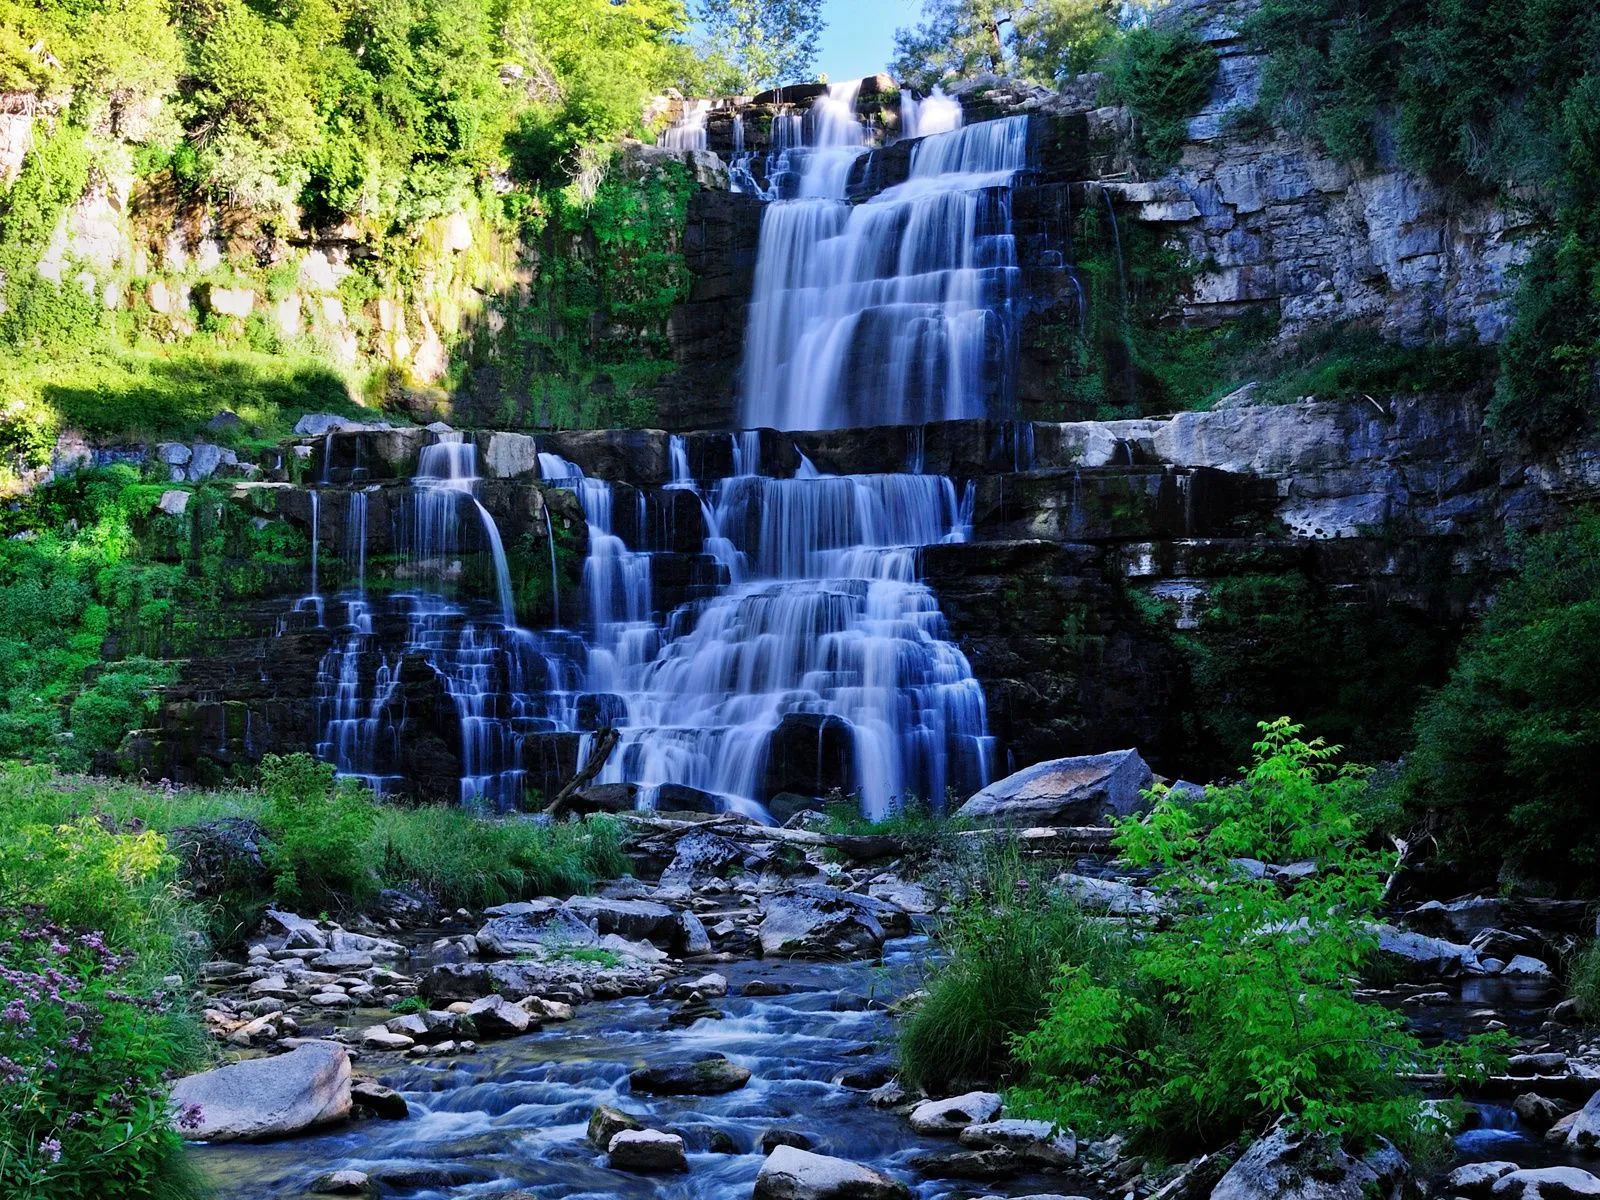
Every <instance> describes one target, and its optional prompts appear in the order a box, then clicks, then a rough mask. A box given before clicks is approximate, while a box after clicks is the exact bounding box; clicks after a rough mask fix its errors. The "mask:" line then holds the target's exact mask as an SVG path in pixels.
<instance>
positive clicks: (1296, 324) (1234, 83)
mask: <svg viewBox="0 0 1600 1200" xmlns="http://www.w3.org/2000/svg"><path fill="white" fill-rule="evenodd" d="M1256 7H1258V0H1180V2H1179V3H1175V4H1174V5H1172V6H1171V8H1170V9H1168V10H1166V12H1165V13H1164V14H1163V17H1164V19H1165V20H1168V21H1192V22H1195V29H1196V32H1197V34H1198V35H1199V36H1200V37H1201V38H1202V39H1204V40H1205V41H1207V42H1209V43H1210V44H1211V45H1212V46H1213V47H1214V48H1215V49H1216V51H1217V54H1218V59H1219V63H1218V72H1217V80H1216V84H1215V86H1214V87H1213V90H1212V94H1211V97H1210V99H1209V101H1208V102H1207V104H1206V107H1205V108H1204V109H1203V110H1202V111H1201V112H1200V113H1198V114H1196V116H1195V117H1194V118H1193V119H1192V120H1191V121H1190V122H1189V140H1188V144H1187V145H1186V146H1185V147H1184V150H1183V157H1182V160H1181V162H1180V163H1179V165H1178V166H1177V168H1176V169H1174V170H1173V171H1171V172H1170V173H1168V174H1166V175H1164V176H1162V177H1161V178H1159V179H1151V180H1138V181H1134V182H1111V183H1108V186H1109V187H1111V188H1112V189H1113V191H1114V193H1115V194H1116V195H1117V196H1118V197H1119V198H1120V199H1121V200H1122V201H1123V202H1125V203H1126V204H1127V205H1129V206H1130V211H1131V215H1132V217H1133V219H1134V220H1136V221H1141V222H1144V223H1147V224H1150V225H1153V226H1156V227H1158V228H1159V229H1160V230H1161V231H1162V232H1164V233H1165V234H1167V235H1168V236H1169V237H1170V238H1172V239H1173V240H1175V241H1176V242H1179V243H1181V244H1182V245H1183V246H1184V247H1185V248H1186V249H1187V250H1188V252H1189V254H1190V256H1191V258H1192V259H1193V260H1194V261H1196V262H1201V263H1207V264H1215V266H1214V269H1210V270H1206V271H1204V272H1202V273H1201V274H1200V275H1198V276H1197V278H1196V280H1195V287H1194V290H1193V292H1192V294H1191V295H1189V296H1188V297H1187V298H1186V301H1185V304H1184V315H1185V316H1186V317H1188V318H1189V319H1191V320H1214V319H1216V318H1218V317H1221V316H1229V315H1233V314H1235V313H1237V312H1238V311H1239V310H1240V309H1241V308H1242V307H1245V306H1250V305H1255V304H1261V303H1275V304H1276V305H1277V307H1278V309H1279V311H1280V312H1281V315H1282V319H1283V326H1282V328H1283V333H1284V335H1285V336H1294V335H1296V334H1299V333H1302V332H1304V331H1305V330H1306V329H1307V328H1308V327H1310V326H1312V325H1314V324H1318V323H1324V322H1330V321H1349V320H1371V321H1374V322H1376V323H1377V324H1378V325H1379V327H1380V328H1381V329H1382V330H1383V332H1384V333H1385V334H1386V335H1387V336H1390V337H1393V338H1396V339H1400V340H1404V341H1421V340H1426V339H1436V338H1444V339H1449V340H1454V339H1457V338H1469V339H1474V340H1477V341H1482V342H1487V343H1492V342H1498V341H1499V340H1500V338H1501V336H1502V335H1503V334H1504V332H1505V327H1506V324H1507V321H1508V312H1507V308H1508V301H1509V299H1510V296H1511V294H1512V292H1513V291H1514V290H1515V282H1514V280H1513V279H1512V278H1511V273H1512V269H1513V268H1514V267H1516V266H1517V265H1518V264H1519V263H1521V262H1522V261H1524V259H1525V258H1526V257H1527V253H1528V249H1529V244H1530V239H1531V238H1532V237H1534V236H1536V235H1537V234H1538V232H1539V228H1538V225H1537V223H1536V218H1535V216H1534V214H1533V213H1532V211H1531V210H1518V209H1508V208H1507V207H1505V206H1504V205H1503V204H1502V203H1501V202H1500V201H1498V200H1497V199H1496V198H1495V197H1493V196H1487V195H1482V194H1478V195H1470V194H1464V193H1462V192H1460V191H1458V190H1456V189H1453V188H1449V187H1445V186H1442V185H1441V184H1439V183H1437V182H1436V181H1433V180H1430V179H1428V178H1426V177H1425V176H1422V175H1419V174H1417V173H1416V172H1414V171H1410V170H1407V169H1405V168H1404V167H1401V166H1399V165H1397V164H1396V163H1395V162H1393V161H1379V162H1372V163H1341V162H1336V161H1334V160H1333V159H1331V158H1329V157H1328V156H1327V155H1326V154H1324V153H1322V152H1321V151H1320V150H1319V149H1318V148H1317V147H1316V146H1314V145H1313V144H1311V143H1309V142H1307V141H1306V140H1304V139H1301V138H1295V137H1290V136H1288V135H1285V134H1283V133H1281V132H1278V131H1271V130H1268V131H1266V132H1264V133H1254V132H1253V133H1251V134H1249V135H1243V134H1240V133H1238V132H1236V131H1235V128H1234V126H1235V123H1236V118H1237V115H1238V114H1239V113H1240V112H1241V111H1243V110H1246V109H1249V108H1251V107H1253V106H1254V105H1255V103H1256V100H1257V98H1258V95H1259V92H1260V88H1261V59H1260V57H1259V56H1258V55H1256V54H1253V53H1252V52H1251V50H1250V47H1249V46H1248V45H1247V44H1246V43H1245V41H1244V40H1243V39H1242V37H1241V34H1240V29H1241V26H1242V23H1243V20H1244V18H1245V17H1246V16H1248V14H1249V13H1250V12H1252V11H1253V10H1254V9H1255V8H1256Z"/></svg>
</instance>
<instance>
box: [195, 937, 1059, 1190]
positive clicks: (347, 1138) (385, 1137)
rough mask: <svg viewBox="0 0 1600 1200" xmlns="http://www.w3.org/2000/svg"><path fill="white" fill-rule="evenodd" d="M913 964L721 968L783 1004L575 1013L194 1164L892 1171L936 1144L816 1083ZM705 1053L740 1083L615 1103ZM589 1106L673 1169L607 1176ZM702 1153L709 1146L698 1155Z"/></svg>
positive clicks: (452, 1175) (729, 1177)
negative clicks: (673, 1157)
mask: <svg viewBox="0 0 1600 1200" xmlns="http://www.w3.org/2000/svg"><path fill="white" fill-rule="evenodd" d="M925 953H926V943H925V941H924V940H923V939H918V938H911V939H905V940H902V941H899V942H891V943H889V945H888V946H887V947H886V948H885V959H884V962H883V963H882V964H864V963H844V964H801V963H768V964H760V963H743V964H737V965H735V966H733V967H729V968H725V969H724V973H725V974H726V975H727V977H728V979H729V981H730V983H731V985H732V987H731V989H730V990H731V992H734V993H736V992H737V991H738V990H739V988H740V987H741V986H742V985H743V983H745V982H747V981H748V980H750V979H752V978H756V977H759V978H761V979H764V980H770V981H776V982H779V983H784V984H788V985H790V986H792V987H793V988H794V991H793V992H792V993H791V994H788V995H784V996H775V997H768V998H760V999H757V998H749V997H739V996H737V995H731V996H730V998H729V999H727V1000H725V1001H718V1002H717V1006H718V1007H719V1008H721V1009H722V1010H723V1011H724V1012H725V1014H726V1016H725V1019H723V1020H720V1021H719V1020H706V1019H703V1020H701V1021H698V1022H697V1023H695V1024H694V1025H692V1026H690V1027H689V1028H687V1029H681V1030H680V1029H666V1028H664V1026H665V1022H666V1018H667V1016H668V1014H669V1013H670V1012H671V1010H672V1009H673V1008H674V1007H675V1006H674V1005H673V1004H671V1003H669V1002H667V1001H663V1000H654V999H624V1000H611V1001H606V1002H604V1003H595V1004H589V1005H586V1006H584V1007H582V1008H580V1009H579V1010H578V1015H577V1017H576V1019H575V1020H573V1021H571V1022H568V1023H566V1024H561V1025H551V1026H547V1027H546V1030H545V1031H544V1032H543V1033H538V1034H533V1035H530V1036H527V1037H522V1038H518V1039H516V1040H514V1041H512V1042H505V1043H498V1044H491V1045H487V1046H485V1047H484V1048H483V1049H482V1052H480V1053H479V1054H477V1055H473V1056H468V1057H463V1058H459V1059H455V1060H453V1061H448V1062H423V1063H415V1064H413V1063H409V1062H402V1063H398V1064H396V1065H394V1066H392V1067H388V1068H385V1069H380V1070H378V1071H377V1074H378V1076H379V1078H381V1079H382V1081H383V1082H385V1083H387V1084H389V1085H390V1086H391V1087H394V1088H396V1089H397V1090H399V1091H400V1092H402V1093H403V1094H404V1095H405V1098H406V1101H407V1103H408V1104H409V1105H410V1106H411V1110H412V1114H413V1115H412V1116H411V1118H410V1119H409V1120H406V1121H400V1122H395V1123H388V1122H379V1121H374V1122H367V1123H364V1124H362V1125H358V1126H354V1127H348V1128H345V1129H340V1130H338V1131H335V1132H333V1133H329V1134H325V1135H323V1136H320V1137H310V1138H297V1139H295V1140H294V1141H290V1142H282V1143H277V1144H269V1145H263V1146H226V1145H222V1146H206V1147H199V1148H197V1149H196V1151H195V1158H196V1160H197V1161H198V1163H199V1165H200V1167H201V1168H202V1169H203V1170H204V1171H205V1172H206V1174H207V1175H208V1176H210V1177H211V1178H212V1179H213V1180H215V1181H216V1184H217V1191H218V1200H276V1198H278V1197H296V1198H298V1197H300V1196H303V1195H304V1194H305V1189H306V1186H307V1185H308V1184H309V1183H310V1182H311V1181H312V1180H313V1179H315V1178H316V1177H317V1176H318V1175H320V1174H322V1173H323V1172H326V1171H330V1170H335V1169H341V1168H353V1169H356V1170H361V1171H366V1172H368V1173H369V1174H371V1175H373V1176H379V1175H382V1174H383V1173H385V1172H391V1173H392V1172H400V1171H411V1172H418V1173H419V1174H416V1175H414V1176H413V1178H414V1179H423V1178H425V1175H423V1174H421V1173H422V1172H433V1174H434V1178H435V1180H436V1181H437V1182H436V1183H435V1184H434V1185H433V1186H426V1185H425V1186H421V1187H417V1188H415V1189H406V1190H404V1191H403V1193H402V1194H404V1195H406V1196H407V1197H408V1198H413V1200H445V1198H447V1197H448V1198H449V1200H467V1198H468V1197H480V1196H482V1197H490V1196H493V1195H495V1194H496V1193H497V1192H502V1191H506V1190H510V1189H524V1190H527V1191H530V1192H532V1193H533V1194H534V1195H535V1196H538V1197H540V1198H541V1200H645V1198H647V1197H648V1198H654V1200H749V1197H750V1192H751V1188H752V1185H753V1184H754V1181H755V1177H756V1173H757V1172H758V1171H759V1170H760V1169H761V1163H762V1160H763V1157H764V1156H763V1154H762V1151H761V1138H762V1135H763V1134H764V1133H766V1132H767V1131H768V1130H773V1129H788V1130H797V1131H800V1132H802V1133H804V1134H805V1135H806V1136H808V1137H810V1138H811V1139H812V1140H813V1142H814V1144H815V1149H816V1150H817V1152H819V1153H823V1154H833V1155H838V1156H842V1157H845V1158H849V1159H853V1160H855V1161H858V1162H864V1163H867V1164H868V1165H870V1166H874V1167H876V1168H878V1169H890V1170H897V1169H899V1168H903V1167H904V1165H905V1163H906V1161H907V1160H908V1159H909V1158H910V1157H912V1156H913V1155H914V1154H917V1153H924V1152H929V1151H938V1150H950V1149H953V1148H954V1147H953V1144H952V1143H951V1142H950V1141H948V1140H944V1141H939V1140H936V1139H923V1138H918V1137H917V1136H916V1135H915V1134H913V1133H912V1132H911V1131H910V1129H909V1128H908V1127H907V1125H906V1123H905V1119H904V1118H903V1117H901V1116H899V1115H897V1114H894V1113H889V1112H884V1111H881V1110H879V1109H875V1108H873V1107H872V1106H871V1105H870V1104H868V1102H867V1093H866V1092H864V1091H861V1090H852V1089H850V1088H846V1087H843V1086H841V1085H839V1084H837V1083H834V1082H833V1080H834V1079H835V1078H837V1077H838V1076H839V1075H840V1074H841V1073H842V1072H844V1071H846V1070H850V1069H859V1068H865V1067H872V1066H875V1065H876V1066H886V1065H887V1064H888V1060H889V1055H890V1045H891V1042H890V1037H891V1026H890V1019H889V1017H888V1015H887V1014H886V1013H885V1012H884V1011H883V1001H884V999H885V997H886V996H889V995H894V994H898V993H900V992H901V991H903V990H905V989H907V988H909V987H911V986H913V985H914V982H915V979H916V974H917V964H918V963H919V962H920V961H921V960H922V959H923V957H924V956H925ZM360 1019H361V1018H360V1016H359V1015H357V1016H354V1017H352V1018H351V1020H352V1021H353V1022H354V1021H359V1020H360ZM713 1051H714V1052H718V1053H722V1054H726V1055H727V1056H728V1057H729V1058H730V1059H732V1060H733V1061H734V1062H736V1063H738V1064H740V1065H741V1066H744V1067H747V1068H749V1069H750V1071H751V1072H752V1078H751V1081H750V1083H749V1084H748V1085H747V1086H745V1087H744V1088H741V1089H740V1090H738V1091H735V1092H730V1093H728V1094H727V1095H724V1096H684V1097H649V1096H635V1095H633V1094H631V1093H630V1091H629V1088H628V1081H627V1077H628V1072H629V1071H630V1070H632V1069H634V1068H635V1067H638V1066H642V1065H645V1064H651V1065H659V1064H663V1063H670V1062H680V1061H686V1060H689V1059H692V1058H695V1057H698V1056H700V1055H704V1054H707V1053H711V1052H713ZM390 1061H393V1060H390ZM598 1104H609V1105H612V1106H614V1107H617V1108H621V1109H623V1110H624V1111H627V1112H632V1113H635V1114H637V1115H639V1116H641V1117H642V1118H644V1120H645V1122H646V1124H648V1125H650V1126H652V1127H655V1128H661V1129H666V1130H669V1131H671V1132H675V1133H679V1134H681V1135H682V1136H683V1138H684V1140H685V1142H686V1143H687V1145H688V1149H689V1167H690V1170H689V1173H688V1174H687V1175H680V1176H634V1175H628V1174H625V1173H623V1172H620V1171H612V1170H610V1169H609V1168H608V1167H607V1166H606V1165H605V1155H604V1154H603V1153H601V1152H600V1151H599V1150H597V1149H596V1148H594V1147H593V1146H591V1145H590V1144H589V1142H588V1141H587V1139H586V1137H585V1124H586V1122H587V1121H588V1119H589V1116H590V1114H591V1113H592V1112H593V1111H594V1108H595V1106H596V1105H598ZM719 1143H720V1144H721V1145H722V1146H724V1147H726V1148H727V1149H725V1150H723V1151H722V1152H718V1151H716V1150H714V1149H712V1147H713V1146H714V1145H717V1144H719ZM897 1173H901V1174H903V1173H904V1172H903V1171H898V1170H897ZM446 1180H453V1181H454V1182H448V1183H447V1182H445V1181H446ZM1049 1183H1050V1181H1049V1180H1048V1179H1047V1178H1043V1177H1031V1178H1030V1177H1026V1176H1024V1177H1019V1178H1018V1179H1015V1180H1011V1181H1007V1182H1006V1183H1005V1184H984V1185H978V1186H974V1185H972V1184H963V1183H951V1182H943V1183H940V1182H927V1183H923V1184H922V1185H920V1188H919V1190H918V1193H917V1194H918V1195H919V1196H920V1197H923V1198H925V1200H934V1198H936V1197H939V1198H942V1197H957V1196H970V1195H974V1194H977V1193H979V1192H985V1193H989V1194H995V1195H1007V1196H1023V1195H1028V1194H1030V1193H1039V1192H1047V1191H1051V1190H1056V1188H1058V1187H1059V1177H1056V1185H1055V1187H1052V1186H1049ZM386 1194H389V1193H387V1192H386Z"/></svg>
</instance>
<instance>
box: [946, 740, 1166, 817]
mask: <svg viewBox="0 0 1600 1200" xmlns="http://www.w3.org/2000/svg"><path fill="white" fill-rule="evenodd" d="M1153 779H1154V776H1153V775H1152V774H1151V771H1150V767H1149V766H1148V764H1146V763H1145V761H1144V759H1143V758H1141V757H1139V752H1138V751H1137V750H1114V751H1112V752H1110V753H1108V754H1091V755H1085V756H1081V757H1076V758H1058V759H1053V760H1052V761H1050V762H1043V763H1038V764H1036V765H1034V766H1031V767H1026V768H1024V769H1023V770H1021V771H1018V772H1017V773H1016V774H1014V775H1008V776H1006V777H1005V778H1004V779H1001V780H999V781H997V782H995V783H991V784H990V785H989V786H988V787H986V788H984V789H983V790H982V791H980V792H978V793H977V794H976V795H975V796H973V797H972V799H970V800H968V801H967V802H966V803H965V804H963V805H962V806H961V808H960V810H959V811H958V812H957V813H956V815H957V816H959V817H962V818H964V819H966V820H968V821H973V822H975V823H977V824H980V825H1005V826H1011V827H1014V828H1027V827H1029V826H1034V825H1094V824H1099V823H1101V822H1102V821H1103V820H1104V818H1105V817H1106V815H1107V814H1110V815H1112V816H1118V817H1125V816H1128V815H1129V814H1131V813H1135V812H1138V811H1139V810H1140V808H1141V806H1142V804H1143V800H1142V793H1143V792H1144V790H1145V789H1146V788H1148V787H1149V786H1150V784H1151V782H1152V781H1153Z"/></svg>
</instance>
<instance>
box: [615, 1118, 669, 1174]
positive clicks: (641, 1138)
mask: <svg viewBox="0 0 1600 1200" xmlns="http://www.w3.org/2000/svg"><path fill="white" fill-rule="evenodd" d="M683 1149H684V1148H683V1139H682V1138H681V1137H679V1136H678V1135H677V1134H675V1133H662V1132H661V1131H660V1130H658V1129H624V1130H621V1131H620V1132H618V1133H617V1134H615V1135H614V1136H613V1137H612V1139H611V1142H610V1144H609V1145H608V1146H607V1147H606V1154H607V1156H608V1159H609V1162H610V1164H611V1166H612V1168H613V1169H615V1170H618V1171H633V1172H636V1173H637V1174H640V1175H659V1174H663V1173H666V1172H669V1171H687V1170H688V1169H689V1160H688V1158H687V1157H685V1155H684V1152H683Z"/></svg>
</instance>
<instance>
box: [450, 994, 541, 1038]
mask: <svg viewBox="0 0 1600 1200" xmlns="http://www.w3.org/2000/svg"><path fill="white" fill-rule="evenodd" d="M466 1016H467V1017H469V1018H470V1019H471V1021H472V1024H473V1028H475V1029H476V1030H477V1032H478V1036H479V1037H485V1038H509V1037H518V1036H520V1035H521V1034H524V1033H527V1032H528V1028H529V1026H530V1025H532V1024H533V1018H532V1017H531V1016H529V1015H528V1010H527V1009H525V1008H523V1007H522V1006H521V1005H518V1004H512V1003H511V1002H510V1001H509V1000H507V999H506V998H505V997H504V996H500V995H494V996H484V997H483V998H482V999H480V1000H474V1001H473V1002H472V1003H471V1004H470V1005H468V1006H467V1011H466Z"/></svg>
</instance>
